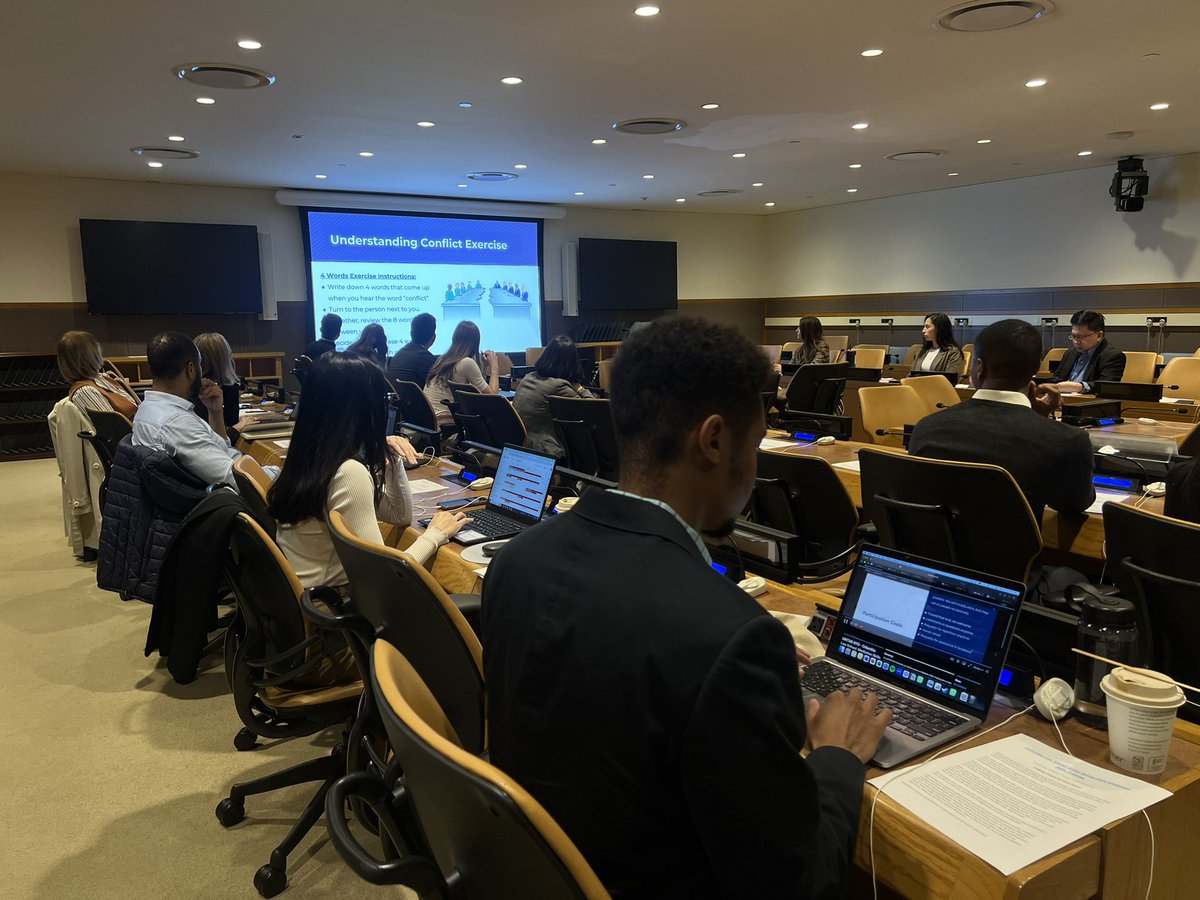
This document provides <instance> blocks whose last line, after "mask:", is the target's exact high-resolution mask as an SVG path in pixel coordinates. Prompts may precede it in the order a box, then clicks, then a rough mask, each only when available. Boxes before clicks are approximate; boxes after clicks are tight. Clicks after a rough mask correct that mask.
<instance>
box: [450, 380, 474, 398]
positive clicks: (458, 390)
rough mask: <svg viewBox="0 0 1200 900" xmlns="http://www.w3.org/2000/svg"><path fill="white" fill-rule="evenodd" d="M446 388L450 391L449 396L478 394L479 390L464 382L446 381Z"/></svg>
mask: <svg viewBox="0 0 1200 900" xmlns="http://www.w3.org/2000/svg"><path fill="white" fill-rule="evenodd" d="M446 387H447V388H449V389H450V395H451V396H454V395H455V394H464V393H465V394H478V393H479V388H477V387H475V385H473V384H467V383H466V382H465V381H447V382H446Z"/></svg>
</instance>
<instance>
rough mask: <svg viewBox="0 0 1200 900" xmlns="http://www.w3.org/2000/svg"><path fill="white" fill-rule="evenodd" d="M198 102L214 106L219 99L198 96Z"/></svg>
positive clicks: (202, 104)
mask: <svg viewBox="0 0 1200 900" xmlns="http://www.w3.org/2000/svg"><path fill="white" fill-rule="evenodd" d="M196 102H197V103H199V104H200V105H201V106H212V105H213V104H214V103H216V102H217V101H216V100H214V99H213V98H212V97H197V98H196Z"/></svg>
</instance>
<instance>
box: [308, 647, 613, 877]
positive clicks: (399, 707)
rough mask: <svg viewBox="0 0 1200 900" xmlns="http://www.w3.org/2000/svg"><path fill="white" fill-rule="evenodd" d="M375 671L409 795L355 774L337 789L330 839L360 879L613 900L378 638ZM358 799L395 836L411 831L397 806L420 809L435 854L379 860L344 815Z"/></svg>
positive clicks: (557, 831) (534, 805) (545, 817)
mask: <svg viewBox="0 0 1200 900" xmlns="http://www.w3.org/2000/svg"><path fill="white" fill-rule="evenodd" d="M371 670H372V676H371V684H372V692H373V693H374V694H375V695H376V698H377V701H378V705H379V708H380V710H381V714H382V717H383V724H384V727H385V728H386V730H387V735H388V743H389V744H390V745H391V746H392V748H393V750H394V752H395V759H396V761H397V762H398V764H399V766H400V767H403V771H404V777H403V786H402V790H401V791H398V790H397V782H396V779H395V778H392V779H391V780H388V779H387V778H382V779H381V778H378V777H375V776H372V775H369V774H367V773H359V774H357V775H349V776H347V777H346V778H343V779H341V780H340V781H338V782H337V783H336V784H335V785H334V787H333V789H332V790H331V791H330V793H329V798H328V804H327V805H328V807H329V808H330V815H329V831H330V836H331V838H332V839H333V844H334V847H336V848H337V850H338V852H339V853H340V854H341V855H342V858H343V859H345V860H346V862H347V864H348V865H349V866H350V868H351V869H352V870H353V871H354V872H355V873H357V874H358V875H359V876H360V877H362V878H364V879H366V880H367V881H370V882H372V883H374V884H403V885H407V886H409V887H411V888H413V889H414V890H416V891H417V892H418V893H420V894H421V895H422V896H434V895H435V892H436V896H439V897H442V898H447V900H466V898H470V900H509V898H512V897H537V898H538V900H604V898H607V897H608V896H609V895H608V892H607V891H606V890H605V889H604V886H603V885H602V884H601V883H600V880H599V879H598V878H597V877H596V874H595V872H593V871H592V869H591V867H590V866H589V865H588V864H587V861H586V860H585V859H584V858H583V856H582V854H580V852H579V850H578V848H576V847H575V845H574V844H573V843H572V842H571V839H570V838H569V837H567V835H566V834H565V833H564V832H563V831H562V829H561V828H560V827H559V826H558V824H557V823H556V822H555V821H554V820H553V819H552V818H551V816H550V814H549V813H548V812H546V810H545V809H544V808H543V807H542V806H541V804H539V803H538V802H537V801H536V800H534V799H533V797H531V796H530V795H529V794H528V793H527V792H526V791H525V790H523V789H522V788H521V786H520V785H518V784H517V783H516V782H515V781H513V780H512V779H511V778H509V777H508V776H506V775H505V774H504V773H503V772H501V771H500V770H499V769H497V768H496V767H495V766H492V765H490V764H489V763H487V762H485V761H484V760H482V759H480V758H479V757H477V756H475V755H473V754H471V753H469V752H467V751H466V750H464V749H463V747H462V745H461V741H460V740H459V735H458V734H457V732H456V730H455V728H454V726H453V724H452V722H451V721H450V719H449V718H448V717H447V716H446V714H445V713H444V711H443V710H442V708H441V706H440V704H439V703H438V702H437V700H436V699H435V697H434V695H433V692H431V691H430V690H429V688H428V687H427V686H426V685H425V683H424V681H423V679H422V678H421V676H420V674H419V673H418V670H417V669H416V667H414V666H413V665H412V664H411V663H410V662H409V661H408V660H407V659H405V657H404V655H403V654H401V653H400V652H399V651H398V650H397V649H396V648H395V647H394V646H392V645H391V644H390V643H389V642H387V641H385V640H382V639H381V640H378V641H376V642H375V645H374V648H373V651H372V664H371ZM398 793H400V794H401V796H400V797H399V799H398V798H397V794H398ZM356 797H357V798H359V799H362V800H365V801H367V802H368V803H370V805H371V806H372V808H373V809H375V810H376V811H377V813H378V814H379V820H380V823H381V826H382V830H383V831H384V832H385V833H387V834H389V835H390V834H393V833H395V834H400V833H402V826H400V825H399V823H398V821H397V820H398V819H399V814H398V813H397V812H396V811H395V808H396V807H397V806H398V805H404V806H407V805H409V804H411V806H412V808H413V809H415V811H416V814H417V817H418V819H419V820H420V823H421V828H422V832H423V834H424V837H425V838H426V840H427V847H428V849H427V850H426V852H425V853H421V854H413V855H410V856H407V857H402V858H400V859H391V860H387V861H385V862H380V861H378V860H376V859H374V858H372V857H371V856H369V855H368V854H367V853H366V852H365V851H364V850H363V849H362V847H361V845H360V844H359V843H358V841H357V840H356V839H355V838H354V835H353V834H352V833H351V831H350V829H349V827H348V826H347V824H346V821H345V818H344V817H343V816H341V815H338V812H340V810H342V809H344V808H345V806H346V804H347V802H349V801H351V800H352V799H354V798H356ZM400 812H401V813H402V812H403V810H401V811H400Z"/></svg>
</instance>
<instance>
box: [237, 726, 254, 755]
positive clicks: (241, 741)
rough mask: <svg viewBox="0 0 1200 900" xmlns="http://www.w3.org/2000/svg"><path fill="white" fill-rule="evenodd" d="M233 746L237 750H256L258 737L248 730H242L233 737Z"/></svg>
mask: <svg viewBox="0 0 1200 900" xmlns="http://www.w3.org/2000/svg"><path fill="white" fill-rule="evenodd" d="M233 746H234V747H235V748H236V749H238V750H257V749H258V735H257V734H255V733H254V732H253V731H250V730H249V729H248V728H243V729H242V730H241V731H239V732H238V733H237V734H235V735H234V736H233Z"/></svg>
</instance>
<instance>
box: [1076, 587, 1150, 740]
mask: <svg viewBox="0 0 1200 900" xmlns="http://www.w3.org/2000/svg"><path fill="white" fill-rule="evenodd" d="M1137 623H1138V614H1137V608H1136V607H1135V606H1134V605H1133V604H1132V603H1130V602H1129V601H1128V600H1126V599H1124V598H1122V597H1116V596H1111V595H1110V596H1101V597H1095V596H1089V597H1087V598H1086V599H1085V600H1084V601H1083V603H1082V604H1081V605H1080V609H1079V622H1078V625H1077V626H1076V639H1077V643H1078V647H1079V649H1080V650H1086V651H1087V652H1088V653H1095V654H1096V655H1097V656H1105V657H1107V658H1109V659H1112V660H1116V661H1117V662H1119V663H1121V664H1128V665H1132V666H1137V665H1141V662H1142V661H1141V660H1140V659H1139V658H1138V656H1139V653H1138V625H1137ZM1111 670H1112V666H1111V665H1110V664H1109V663H1105V662H1101V661H1100V660H1098V659H1090V658H1088V657H1086V656H1080V657H1079V658H1078V659H1077V661H1076V663H1075V711H1076V712H1077V713H1078V714H1079V718H1080V719H1081V720H1082V721H1083V722H1085V723H1086V724H1088V725H1092V726H1094V727H1097V728H1107V727H1108V710H1107V706H1106V698H1105V696H1104V691H1103V690H1101V688H1100V680H1101V679H1102V678H1103V677H1104V676H1105V675H1107V674H1108V673H1109V672H1110V671H1111Z"/></svg>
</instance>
